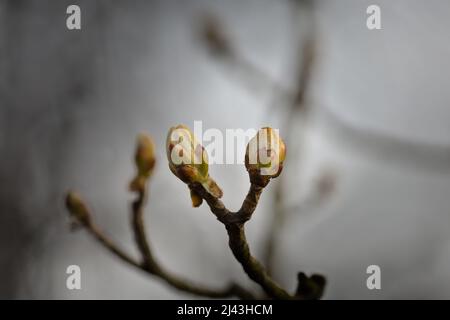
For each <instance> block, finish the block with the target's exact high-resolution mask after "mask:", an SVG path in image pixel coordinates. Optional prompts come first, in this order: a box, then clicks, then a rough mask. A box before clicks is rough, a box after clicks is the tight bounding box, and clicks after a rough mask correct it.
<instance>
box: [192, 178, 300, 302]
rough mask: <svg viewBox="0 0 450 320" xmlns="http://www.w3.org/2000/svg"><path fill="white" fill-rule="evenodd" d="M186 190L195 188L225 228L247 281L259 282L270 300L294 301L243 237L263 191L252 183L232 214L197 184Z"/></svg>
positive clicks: (232, 249) (231, 247)
mask: <svg viewBox="0 0 450 320" xmlns="http://www.w3.org/2000/svg"><path fill="white" fill-rule="evenodd" d="M189 187H190V188H192V189H194V190H195V191H196V192H197V193H198V194H199V195H200V196H201V197H202V198H203V199H204V200H205V201H206V202H207V203H208V205H209V207H210V209H211V211H212V212H213V213H214V214H215V216H216V217H217V219H218V220H219V221H220V222H222V223H223V224H224V225H225V228H226V230H227V233H228V238H229V246H230V249H231V251H232V252H233V255H234V256H235V258H236V259H237V260H238V261H239V263H240V264H241V265H242V267H243V269H244V271H245V272H246V273H247V275H248V276H249V277H250V279H252V280H253V281H255V282H256V283H258V284H259V285H260V286H261V287H262V288H263V290H264V292H265V293H266V294H267V295H268V296H270V297H271V298H274V299H293V298H294V296H291V295H290V294H289V293H287V292H286V291H285V290H284V289H283V288H281V287H280V286H279V285H278V284H277V283H276V282H275V281H274V280H273V279H272V278H271V277H270V276H269V275H268V274H267V272H266V270H265V269H264V267H263V265H262V264H261V263H260V262H259V261H258V260H257V259H256V258H255V257H253V256H252V255H251V253H250V248H249V246H248V243H247V239H246V237H245V229H244V224H245V222H246V221H248V220H249V219H250V217H251V216H252V214H253V212H254V210H255V209H256V206H257V204H258V200H259V196H260V195H261V192H262V188H261V187H259V186H256V185H254V184H251V186H250V190H249V192H248V194H247V196H246V198H245V200H244V202H243V204H242V207H241V209H240V210H239V211H237V212H231V211H229V210H228V209H227V208H226V207H225V205H224V204H223V203H222V201H220V200H219V199H218V198H215V197H214V196H212V195H211V194H209V193H208V192H207V191H206V190H205V189H204V188H203V187H202V186H201V185H200V184H191V185H189Z"/></svg>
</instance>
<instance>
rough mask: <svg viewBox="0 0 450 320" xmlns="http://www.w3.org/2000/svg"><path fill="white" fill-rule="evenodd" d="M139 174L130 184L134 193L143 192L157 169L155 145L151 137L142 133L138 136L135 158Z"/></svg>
mask: <svg viewBox="0 0 450 320" xmlns="http://www.w3.org/2000/svg"><path fill="white" fill-rule="evenodd" d="M134 161H135V163H136V168H137V174H136V177H135V178H134V179H133V180H132V181H131V183H130V189H131V190H132V191H139V190H142V189H143V188H144V186H145V183H146V182H147V179H148V178H149V177H150V175H151V174H152V172H153V168H154V167H155V162H156V161H155V144H154V143H153V140H152V138H151V137H150V136H148V135H146V134H144V133H141V134H139V135H138V138H137V144H136V153H135V156H134Z"/></svg>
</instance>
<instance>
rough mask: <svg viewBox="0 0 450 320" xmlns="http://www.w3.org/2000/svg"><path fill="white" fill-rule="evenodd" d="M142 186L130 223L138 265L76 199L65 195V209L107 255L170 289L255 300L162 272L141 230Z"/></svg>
mask: <svg viewBox="0 0 450 320" xmlns="http://www.w3.org/2000/svg"><path fill="white" fill-rule="evenodd" d="M146 188H147V187H146V186H144V188H143V189H142V190H141V191H139V193H138V197H137V199H136V200H135V201H134V202H133V206H132V209H133V219H132V225H133V230H134V234H135V238H136V243H137V245H138V248H139V251H140V252H141V254H142V258H143V261H142V262H138V261H137V260H135V259H134V258H133V257H131V256H130V255H128V254H127V253H125V252H124V251H123V250H122V249H120V248H119V247H118V246H117V245H116V244H115V243H114V241H112V240H111V239H110V238H109V237H108V236H106V234H105V233H104V232H103V231H102V230H101V229H100V228H99V227H98V226H97V225H96V224H95V223H94V221H93V219H92V214H91V212H90V211H89V209H88V208H87V206H86V205H85V204H84V202H82V200H81V198H80V197H79V196H78V195H75V194H73V193H69V194H68V195H67V199H66V202H67V207H68V209H69V211H70V213H71V215H72V217H73V218H75V220H76V221H75V222H77V223H78V225H81V226H83V227H84V228H85V229H86V230H87V231H88V232H89V233H90V234H91V235H92V236H93V237H94V238H95V239H96V240H97V241H98V242H99V243H100V244H102V245H103V246H104V247H105V248H106V249H107V250H108V251H110V252H111V253H113V254H114V255H115V256H117V257H118V258H120V259H121V260H122V261H124V262H126V263H128V264H129V265H132V266H134V267H135V268H137V269H139V270H141V271H144V272H146V273H147V274H150V275H152V276H155V277H157V278H159V279H161V280H163V281H165V282H166V283H168V284H169V285H171V286H172V287H174V288H176V289H178V290H180V291H184V292H187V293H191V294H195V295H198V296H203V297H208V298H230V297H238V298H240V299H245V300H250V299H255V296H254V295H253V294H252V293H251V292H249V291H248V290H246V289H244V288H243V287H241V286H239V285H238V284H235V283H230V284H229V285H227V286H226V287H224V288H223V289H211V288H207V287H203V286H200V285H197V284H193V283H191V282H189V281H188V280H186V279H183V278H180V277H178V276H176V275H174V274H172V273H170V272H169V271H167V270H165V269H164V268H163V267H162V266H161V265H160V264H159V263H157V261H156V260H155V259H154V257H153V254H152V251H151V248H150V245H149V242H148V240H147V237H146V234H145V227H144V221H143V213H144V210H143V208H144V205H145V199H146Z"/></svg>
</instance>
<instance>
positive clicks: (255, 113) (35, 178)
mask: <svg viewBox="0 0 450 320" xmlns="http://www.w3.org/2000/svg"><path fill="white" fill-rule="evenodd" d="M74 3H76V4H78V5H80V7H81V10H82V30H81V31H68V30H67V29H66V27H65V19H66V14H65V11H66V8H67V6H68V5H69V4H74ZM370 4H379V5H380V7H381V10H382V30H378V31H369V30H368V29H367V28H366V25H365V20H366V17H367V15H366V13H365V11H366V8H367V6H368V5H370ZM294 8H295V7H294V6H293V3H292V2H290V1H266V0H264V1H261V0H258V1H257V0H246V1H218V0H215V1H213V0H211V1H206V0H204V1H201V0H190V1H137V0H133V1H126V2H125V1H100V0H98V1H87V0H85V1H56V0H54V1H45V0H44V1H37V0H11V1H6V0H0V155H1V158H0V159H1V160H0V163H1V165H0V297H1V298H63V299H78V298H88V299H93V298H104V299H117V298H125V299H129V298H136V299H152V298H153V299H159V298H194V297H192V296H189V295H185V294H183V293H179V292H176V291H173V290H172V289H171V288H168V287H166V286H165V285H164V284H162V283H160V282H159V281H158V280H155V279H151V278H148V277H147V276H146V275H144V274H140V273H138V272H136V271H135V270H133V269H132V268H129V267H127V266H125V265H123V264H122V263H121V262H119V261H118V260H116V259H115V258H114V257H111V256H110V254H109V253H107V252H105V251H104V250H103V249H102V248H101V247H100V246H99V245H98V244H96V243H94V242H93V241H92V239H91V238H89V237H88V236H87V234H85V233H84V232H78V233H69V231H68V219H67V215H66V212H65V210H64V207H63V201H62V199H63V195H64V193H65V191H66V190H67V189H69V188H74V189H77V190H79V191H80V192H81V193H82V194H83V195H84V196H85V198H86V200H88V202H89V203H90V205H91V207H92V208H93V209H94V211H95V217H96V220H97V221H98V223H99V224H100V225H101V226H102V227H103V228H104V229H105V230H107V231H108V233H109V234H110V235H112V236H113V237H114V238H115V239H116V240H117V241H120V243H121V244H122V245H123V246H124V247H125V248H127V249H128V250H130V251H132V252H133V253H135V254H137V252H135V248H134V245H133V241H132V235H131V233H130V230H129V226H128V224H129V221H128V220H129V219H128V215H127V210H128V206H129V202H130V201H131V199H132V197H131V195H130V194H129V192H127V190H126V187H127V183H128V181H129V179H130V177H131V176H132V174H133V166H132V161H131V155H132V153H133V149H134V139H135V136H136V134H137V133H138V132H141V131H147V132H149V133H151V134H152V135H153V137H154V138H155V140H156V141H157V147H158V151H159V154H158V164H157V171H156V173H155V176H154V178H153V180H152V184H151V201H150V204H149V206H148V211H147V213H148V215H147V220H150V222H149V224H148V231H149V235H150V237H151V240H152V244H153V246H154V248H155V252H156V255H157V257H158V259H159V260H161V262H162V263H164V265H166V266H167V267H168V268H169V269H170V270H172V271H174V272H177V273H178V274H181V275H184V276H188V277H190V278H191V279H193V280H196V281H198V282H201V283H205V284H211V285H217V286H220V285H221V284H223V283H224V282H225V281H227V280H228V279H234V280H236V281H239V282H241V283H242V284H244V285H245V286H248V287H254V288H256V287H255V286H254V285H253V284H252V283H250V281H249V280H247V278H246V277H245V275H244V274H243V272H242V270H241V267H240V266H239V265H238V263H237V262H236V261H235V260H234V259H233V257H232V255H231V253H230V252H229V250H228V248H227V242H226V241H227V240H226V234H225V232H224V230H223V227H222V226H221V225H220V224H219V223H217V222H216V221H215V219H214V217H213V216H212V214H211V213H209V212H208V209H207V208H206V206H202V207H201V208H199V209H192V208H191V207H190V203H189V201H190V200H189V197H188V192H187V190H186V187H185V186H184V185H183V184H182V183H180V182H179V181H178V180H177V179H176V178H175V177H174V176H173V175H172V174H171V173H170V172H169V170H168V168H167V165H166V159H165V153H164V140H165V135H166V132H167V129H168V128H169V127H170V126H172V125H174V124H178V123H185V124H187V125H189V126H193V121H194V120H202V121H203V126H204V128H205V129H206V128H219V129H221V130H225V129H226V128H243V129H246V128H258V127H261V126H264V125H270V126H273V127H279V126H280V125H281V115H282V114H283V109H282V106H280V105H278V104H277V101H276V100H275V101H274V99H273V94H272V92H270V90H267V89H266V88H264V87H262V88H261V87H256V88H249V87H246V86H244V85H242V83H241V82H240V81H239V80H238V79H237V77H236V75H235V74H234V73H233V72H229V71H230V70H229V69H228V68H227V67H226V66H224V65H223V64H220V63H218V62H217V61H216V60H215V59H214V58H212V57H211V56H210V55H208V53H207V52H206V50H205V48H204V46H203V45H202V43H201V41H200V40H199V38H198V36H197V34H196V30H197V29H198V21H199V17H200V16H201V15H202V14H203V13H205V12H213V13H215V14H216V15H217V16H218V17H220V18H221V19H222V20H223V22H224V25H225V26H226V27H227V30H228V32H229V34H230V36H231V38H232V39H233V41H234V43H235V44H236V46H237V47H238V48H239V50H240V52H241V53H242V54H243V55H244V56H245V57H246V58H247V59H248V60H250V61H252V63H254V64H255V65H257V66H258V67H259V68H260V69H262V70H264V72H266V73H268V74H269V75H271V77H273V78H274V79H276V80H277V81H279V82H280V83H282V84H283V85H285V86H286V87H292V86H293V85H294V83H295V82H294V81H295V72H294V71H293V66H294V65H295V59H297V58H298V57H296V51H295V48H296V47H297V46H298V41H299V34H301V29H302V21H300V20H301V19H300V18H301V17H302V15H301V14H300V15H299V14H297V13H296V12H295V10H294ZM449 12H450V3H449V2H448V1H445V0H433V1H423V0H422V1H418V0H411V1H406V0H395V1H357V0H340V1H332V0H328V1H317V2H316V7H315V11H314V18H315V21H316V23H317V30H318V42H319V47H318V48H319V50H318V58H317V60H318V61H317V65H316V68H315V70H314V71H315V72H314V77H313V80H312V88H311V91H310V101H311V105H312V106H313V107H314V114H313V115H314V116H313V119H312V121H311V122H310V123H309V127H308V131H307V133H306V135H307V139H306V144H305V146H304V148H303V149H302V150H301V152H302V157H301V161H296V159H295V158H294V159H292V158H291V159H290V161H287V163H286V170H285V172H284V173H283V174H284V175H286V176H287V181H288V185H289V191H288V202H289V204H292V205H295V204H296V203H299V202H301V201H302V199H304V198H305V197H307V195H308V193H310V191H311V186H312V185H313V181H314V179H316V178H317V176H318V175H319V174H320V172H321V170H323V169H324V168H332V169H333V170H334V171H335V172H336V175H337V177H338V180H337V187H336V191H335V192H334V193H333V194H332V197H331V198H330V199H329V201H327V202H326V203H324V204H322V205H321V206H320V207H319V208H316V209H315V210H311V211H308V212H303V211H299V212H296V213H295V214H293V215H292V216H290V217H289V221H288V223H286V226H285V228H284V231H283V232H282V233H280V234H279V243H278V245H277V250H276V261H277V268H276V270H275V271H276V272H275V273H276V274H275V278H276V279H277V280H278V281H279V282H280V283H281V284H283V285H284V286H286V287H287V288H288V289H290V290H293V289H294V287H295V282H294V279H295V274H296V272H297V271H299V270H304V271H306V272H308V273H310V272H321V273H323V274H325V275H326V276H327V278H328V280H329V285H328V287H327V290H326V295H325V298H328V299H336V298H337V299H349V298H356V299H361V298H363V299H380V298H421V299H429V298H440V299H442V298H444V299H448V298H450V271H449V265H450V261H449V259H450V236H449V233H448V228H449V226H450V197H449V196H448V192H449V190H450V188H449V187H450V177H449V167H450V162H449V160H450V159H449V158H450V125H449V119H450V110H449V106H448V105H449V100H450V95H449V92H448V90H447V85H448V83H449V80H450V79H449V74H450V65H449V62H448V56H449V41H448V13H449ZM302 125H303V124H302V122H301V121H300V119H299V120H298V123H297V126H298V128H299V130H301V126H302ZM281 133H282V134H283V128H281ZM289 147H290V148H292V149H293V150H295V148H296V146H295V145H294V146H289ZM289 150H291V149H289ZM211 173H212V175H213V176H214V177H215V178H216V180H217V181H218V182H219V183H220V185H221V186H222V188H223V190H224V191H225V195H224V202H225V203H226V204H227V205H228V206H229V207H230V208H237V207H238V206H239V205H240V202H241V201H242V198H243V196H244V194H245V192H246V189H247V187H248V182H247V179H248V178H247V176H246V173H245V169H244V168H243V166H238V165H227V166H225V165H223V166H219V165H215V166H212V168H211ZM271 192H273V185H270V186H269V187H268V189H267V190H266V191H265V192H264V194H263V197H262V199H261V205H260V206H259V208H258V211H257V214H256V215H255V217H254V219H252V221H251V222H250V223H249V224H248V238H249V241H250V244H251V247H252V250H253V251H254V254H255V255H256V256H260V255H261V253H262V250H263V248H262V243H263V239H264V237H265V235H266V233H267V228H268V227H269V226H268V225H267V224H268V221H270V220H269V219H268V217H269V215H270V214H271V210H270V208H271V203H270V202H271V200H272V198H271V196H270V195H271ZM70 264H77V265H79V266H80V267H81V269H82V290H80V291H69V290H67V289H66V287H65V280H66V274H65V270H66V267H67V266H68V265H70ZM371 264H377V265H379V266H380V267H381V272H382V290H379V291H370V290H368V289H367V288H366V278H367V275H366V268H367V266H368V265H371Z"/></svg>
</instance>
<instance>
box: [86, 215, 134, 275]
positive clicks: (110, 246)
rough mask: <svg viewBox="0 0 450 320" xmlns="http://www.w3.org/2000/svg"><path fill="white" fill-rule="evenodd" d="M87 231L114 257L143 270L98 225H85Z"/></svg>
mask: <svg viewBox="0 0 450 320" xmlns="http://www.w3.org/2000/svg"><path fill="white" fill-rule="evenodd" d="M85 227H86V229H87V231H88V232H89V233H90V234H91V235H92V236H93V237H94V238H95V239H97V240H98V242H100V243H101V244H102V245H103V246H104V247H105V248H106V249H107V250H109V251H110V252H112V253H113V254H114V255H116V256H117V257H119V258H120V259H122V260H123V261H125V262H126V263H128V264H130V265H132V266H134V267H136V268H138V269H141V268H142V266H141V264H140V263H139V262H138V261H136V260H135V259H134V258H132V257H131V256H129V255H128V254H127V253H125V252H124V251H122V249H120V248H119V247H118V246H117V245H116V244H115V243H114V242H113V241H112V240H111V239H110V238H109V237H108V236H106V235H105V234H104V233H103V231H101V230H100V228H99V227H97V225H95V224H94V223H93V222H91V223H89V224H88V225H85Z"/></svg>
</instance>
